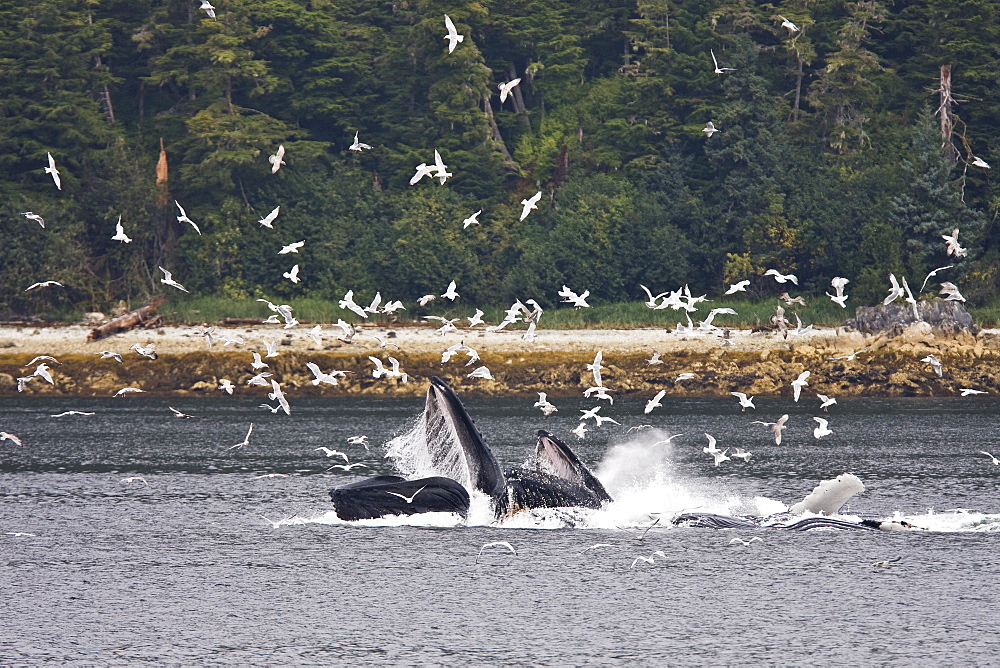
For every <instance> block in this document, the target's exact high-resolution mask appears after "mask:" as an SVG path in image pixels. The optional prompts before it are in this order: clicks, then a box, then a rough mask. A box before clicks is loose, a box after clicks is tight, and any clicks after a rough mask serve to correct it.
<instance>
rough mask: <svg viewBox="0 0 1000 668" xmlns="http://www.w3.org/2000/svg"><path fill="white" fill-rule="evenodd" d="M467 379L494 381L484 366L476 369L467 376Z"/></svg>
mask: <svg viewBox="0 0 1000 668" xmlns="http://www.w3.org/2000/svg"><path fill="white" fill-rule="evenodd" d="M467 377H468V378H482V379H484V380H494V378H493V374H492V373H490V370H489V369H488V368H487V367H485V366H481V367H478V368H476V369H475V370H474V371H473V372H472V373H470V374H468V375H467Z"/></svg>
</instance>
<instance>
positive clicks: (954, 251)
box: [941, 227, 969, 257]
mask: <svg viewBox="0 0 1000 668" xmlns="http://www.w3.org/2000/svg"><path fill="white" fill-rule="evenodd" d="M941 238H942V239H944V241H945V244H946V246H945V253H944V254H945V255H946V256H948V257H950V256H952V255H954V256H955V257H965V256H966V255H968V254H969V251H968V250H967V249H965V248H962V245H961V244H959V243H958V228H957V227H956V228H955V230H954V231H953V232H952V233H951V234H942V235H941Z"/></svg>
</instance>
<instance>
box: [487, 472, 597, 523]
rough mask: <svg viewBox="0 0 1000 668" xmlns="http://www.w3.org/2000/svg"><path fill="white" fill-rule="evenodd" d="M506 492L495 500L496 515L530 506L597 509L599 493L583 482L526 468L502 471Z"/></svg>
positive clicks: (506, 513) (526, 508) (512, 512)
mask: <svg viewBox="0 0 1000 668" xmlns="http://www.w3.org/2000/svg"><path fill="white" fill-rule="evenodd" d="M504 477H505V478H506V480H507V494H506V497H505V498H504V499H502V500H501V499H498V500H497V501H498V502H497V504H496V506H497V507H496V512H497V516H498V517H500V516H504V515H507V516H509V515H513V514H515V513H518V512H521V511H522V510H530V509H532V508H569V507H576V508H600V507H601V506H602V505H603V503H604V499H603V498H602V496H601V495H600V494H599V493H597V492H595V491H594V490H592V489H590V488H589V487H587V486H586V485H584V484H581V483H577V482H573V481H570V480H566V479H565V478H561V477H559V476H555V475H551V474H549V473H544V472H542V471H536V470H532V469H528V468H512V469H507V470H506V471H504Z"/></svg>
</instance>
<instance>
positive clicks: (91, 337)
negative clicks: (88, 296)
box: [87, 297, 163, 341]
mask: <svg viewBox="0 0 1000 668" xmlns="http://www.w3.org/2000/svg"><path fill="white" fill-rule="evenodd" d="M162 303H163V297H157V298H156V299H154V300H153V301H151V302H149V303H148V304H146V305H145V306H142V307H139V308H137V309H135V310H134V311H129V312H128V313H125V314H123V315H120V316H118V317H117V318H113V319H111V320H109V321H108V322H106V323H104V324H103V325H101V326H100V327H95V328H94V329H92V330H91V331H90V334H87V340H88V341H96V340H98V339H103V338H104V337H105V336H111V335H112V334H117V333H118V332H127V331H129V330H130V329H134V328H135V327H138V326H139V325H145V324H148V323H149V322H151V320H152V319H153V318H152V316H153V314H154V313H156V309H157V308H158V307H159V306H160V304H162Z"/></svg>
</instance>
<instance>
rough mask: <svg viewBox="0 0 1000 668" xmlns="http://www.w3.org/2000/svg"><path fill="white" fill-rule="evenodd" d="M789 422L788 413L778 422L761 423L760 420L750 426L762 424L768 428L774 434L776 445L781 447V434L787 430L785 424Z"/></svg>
mask: <svg viewBox="0 0 1000 668" xmlns="http://www.w3.org/2000/svg"><path fill="white" fill-rule="evenodd" d="M786 422H788V413H785V414H784V415H782V416H781V417H780V418H778V421H777V422H761V421H759V420H754V421H753V422H751V423H750V424H762V425H764V426H765V427H767V428H768V429H769V430H770V431H771V433H772V434H774V444H775V445H781V432H782V431H784V430H785V429H786V427H785V423H786Z"/></svg>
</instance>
